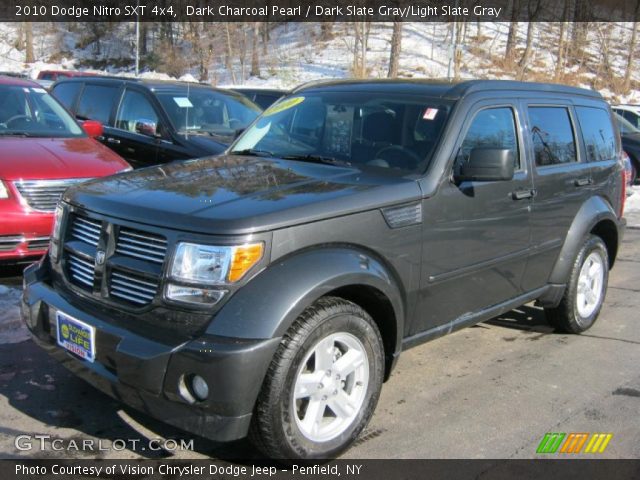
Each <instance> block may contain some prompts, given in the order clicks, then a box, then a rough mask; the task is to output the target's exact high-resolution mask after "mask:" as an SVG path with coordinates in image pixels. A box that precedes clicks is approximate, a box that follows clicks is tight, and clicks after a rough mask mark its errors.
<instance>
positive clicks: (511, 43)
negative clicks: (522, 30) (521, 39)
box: [504, 0, 520, 60]
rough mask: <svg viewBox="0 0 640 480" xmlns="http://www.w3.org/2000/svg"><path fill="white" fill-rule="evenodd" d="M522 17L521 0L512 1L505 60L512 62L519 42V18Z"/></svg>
mask: <svg viewBox="0 0 640 480" xmlns="http://www.w3.org/2000/svg"><path fill="white" fill-rule="evenodd" d="M519 16H520V0H511V22H510V23H509V33H508V34H507V46H506V48H505V50H504V58H505V59H506V60H510V59H512V58H513V53H514V50H515V48H516V43H517V41H518V17H519Z"/></svg>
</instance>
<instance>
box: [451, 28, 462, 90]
mask: <svg viewBox="0 0 640 480" xmlns="http://www.w3.org/2000/svg"><path fill="white" fill-rule="evenodd" d="M462 23H463V22H458V21H454V22H453V28H454V30H455V36H454V43H453V79H454V80H458V79H459V78H460V68H461V67H462Z"/></svg>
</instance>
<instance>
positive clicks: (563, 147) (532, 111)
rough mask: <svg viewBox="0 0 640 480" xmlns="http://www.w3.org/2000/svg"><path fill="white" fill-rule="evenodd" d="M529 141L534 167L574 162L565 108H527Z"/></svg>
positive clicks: (569, 124) (570, 125)
mask: <svg viewBox="0 0 640 480" xmlns="http://www.w3.org/2000/svg"><path fill="white" fill-rule="evenodd" d="M529 122H530V123H531V139H532V143H533V151H534V154H535V160H536V166H537V167H546V166H552V165H562V164H566V163H571V162H576V161H577V160H578V157H577V154H576V141H575V137H574V135H573V126H572V123H571V115H570V114H569V109H568V108H566V107H555V106H554V107H529Z"/></svg>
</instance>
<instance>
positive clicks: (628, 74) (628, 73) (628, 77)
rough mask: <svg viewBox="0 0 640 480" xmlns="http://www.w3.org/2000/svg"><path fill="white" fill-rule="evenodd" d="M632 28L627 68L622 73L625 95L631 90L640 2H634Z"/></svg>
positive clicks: (639, 0) (637, 0) (639, 18)
mask: <svg viewBox="0 0 640 480" xmlns="http://www.w3.org/2000/svg"><path fill="white" fill-rule="evenodd" d="M633 20H634V21H633V26H632V27H631V39H630V40H629V48H628V50H627V52H628V53H627V68H626V70H625V72H624V83H623V85H622V88H623V90H624V92H625V93H627V92H628V91H629V89H630V88H631V72H632V71H633V59H634V56H635V54H636V43H637V40H638V21H639V20H640V0H636V9H635V13H634V16H633Z"/></svg>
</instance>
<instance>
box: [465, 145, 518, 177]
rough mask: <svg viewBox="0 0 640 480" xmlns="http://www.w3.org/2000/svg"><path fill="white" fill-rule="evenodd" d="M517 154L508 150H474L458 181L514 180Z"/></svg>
mask: <svg viewBox="0 0 640 480" xmlns="http://www.w3.org/2000/svg"><path fill="white" fill-rule="evenodd" d="M514 163H515V153H514V151H513V150H509V149H507V148H474V149H473V150H471V154H470V155H469V160H468V161H467V162H465V163H464V164H463V165H462V167H461V169H460V174H459V175H457V176H456V180H460V181H464V180H475V181H477V182H489V181H499V180H511V179H513V173H514V171H515V167H514Z"/></svg>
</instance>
